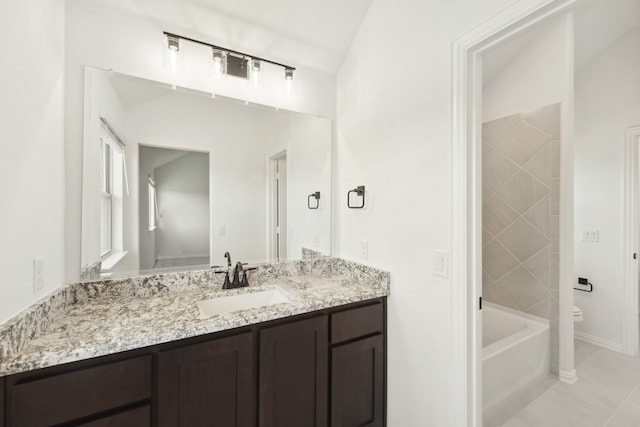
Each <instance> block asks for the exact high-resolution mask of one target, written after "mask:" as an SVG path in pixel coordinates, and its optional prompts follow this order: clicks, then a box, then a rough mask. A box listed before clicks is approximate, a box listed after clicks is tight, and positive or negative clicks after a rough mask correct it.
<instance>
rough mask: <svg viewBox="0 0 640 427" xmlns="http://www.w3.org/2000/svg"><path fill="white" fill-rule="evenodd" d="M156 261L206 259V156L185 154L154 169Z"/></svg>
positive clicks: (207, 244) (207, 174) (207, 160)
mask: <svg viewBox="0 0 640 427" xmlns="http://www.w3.org/2000/svg"><path fill="white" fill-rule="evenodd" d="M155 180H156V195H157V199H158V215H159V217H160V218H159V220H158V228H157V234H156V239H155V246H156V250H155V254H156V258H157V259H171V258H183V257H190V258H192V257H206V258H209V227H210V226H209V155H208V153H193V152H192V153H188V154H186V155H184V156H182V157H179V158H177V159H175V160H173V161H171V162H169V163H167V164H164V165H162V166H160V167H159V168H157V169H156V173H155Z"/></svg>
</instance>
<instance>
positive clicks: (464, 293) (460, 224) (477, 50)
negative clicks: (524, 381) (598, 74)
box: [449, 0, 583, 427]
mask: <svg viewBox="0 0 640 427" xmlns="http://www.w3.org/2000/svg"><path fill="white" fill-rule="evenodd" d="M581 1H583V0H521V1H519V2H517V3H516V4H513V5H511V6H509V7H507V8H505V9H504V10H502V11H501V12H499V13H498V14H497V15H495V16H493V17H492V18H490V19H489V20H487V21H485V22H483V23H482V24H480V25H479V26H477V27H475V28H473V29H472V30H470V31H469V32H467V33H465V34H464V35H462V36H461V37H460V38H458V39H457V40H455V41H454V42H453V44H452V98H453V99H452V128H451V134H452V147H451V162H452V165H451V167H452V174H451V179H452V181H451V193H452V207H451V208H452V227H451V248H452V257H451V260H452V263H451V265H452V271H451V274H452V277H451V281H452V283H453V285H454V286H453V289H452V292H451V296H452V308H453V310H452V316H453V318H452V331H451V336H452V337H453V338H452V352H451V354H452V369H451V372H452V378H451V380H452V386H451V398H450V399H451V400H450V401H451V405H450V414H449V418H450V423H449V425H451V426H460V427H467V426H468V427H480V426H482V344H481V337H482V331H481V328H482V316H481V313H480V310H479V299H480V297H481V295H482V159H481V146H480V143H481V131H482V129H481V126H482V55H483V54H484V53H486V52H487V51H488V50H489V49H491V48H492V47H495V46H497V45H499V44H501V43H503V42H505V41H507V40H508V39H510V38H512V37H515V36H517V35H519V34H520V33H522V32H524V31H527V30H530V29H533V28H535V27H538V26H540V25H542V24H544V23H546V22H548V21H549V20H551V19H553V18H557V17H559V16H561V15H563V14H566V13H567V12H568V11H569V10H570V9H571V8H573V7H574V6H575V5H576V4H578V3H580V2H581ZM567 19H572V16H570V15H569V16H568V18H567ZM567 36H568V37H571V36H572V35H571V36H570V35H567ZM567 61H568V65H569V71H570V72H571V73H572V70H573V58H567ZM570 86H571V85H570ZM572 101H573V94H572V93H570V94H566V102H563V106H562V140H563V144H562V145H563V147H562V153H561V157H562V160H561V161H562V164H561V189H560V198H561V201H560V212H561V216H560V233H561V234H560V252H561V255H560V257H561V259H560V283H572V281H573V206H572V205H573V178H572V177H573V146H572V139H571V137H572V130H571V129H572V126H570V125H571V124H572V123H573V116H572V114H573V104H572ZM569 280H570V281H569ZM572 305H573V294H572V290H571V289H569V287H568V286H560V307H561V313H560V320H559V322H560V354H561V359H560V377H561V379H563V380H564V381H567V382H575V381H576V379H577V378H576V374H575V370H574V367H573V319H572V315H571V310H570V307H571V306H572Z"/></svg>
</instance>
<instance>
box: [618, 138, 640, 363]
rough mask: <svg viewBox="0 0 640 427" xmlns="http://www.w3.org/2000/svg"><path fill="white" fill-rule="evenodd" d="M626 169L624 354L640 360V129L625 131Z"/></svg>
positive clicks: (623, 260) (623, 259)
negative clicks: (639, 318)
mask: <svg viewBox="0 0 640 427" xmlns="http://www.w3.org/2000/svg"><path fill="white" fill-rule="evenodd" d="M624 155H625V167H624V221H623V224H624V229H623V234H622V235H623V240H624V249H623V258H622V262H623V275H624V282H623V283H624V295H625V303H624V315H623V323H622V351H624V352H625V353H626V354H629V355H631V356H638V345H639V337H638V333H640V331H639V330H638V310H639V307H638V261H637V260H635V259H634V258H633V254H634V253H636V254H637V253H638V251H639V250H640V242H639V239H638V233H639V232H640V218H639V215H640V209H639V206H638V203H639V202H640V186H639V184H640V183H639V182H638V179H640V173H639V170H638V169H639V168H640V165H639V163H640V161H639V159H638V156H640V126H635V127H630V128H627V129H626V130H625V148H624Z"/></svg>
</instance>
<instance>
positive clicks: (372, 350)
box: [331, 335, 385, 427]
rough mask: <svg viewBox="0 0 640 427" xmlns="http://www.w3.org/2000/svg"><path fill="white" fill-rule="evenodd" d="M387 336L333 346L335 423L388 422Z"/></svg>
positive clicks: (345, 426) (377, 426) (347, 426)
mask: <svg viewBox="0 0 640 427" xmlns="http://www.w3.org/2000/svg"><path fill="white" fill-rule="evenodd" d="M384 383H385V381H384V338H383V336H382V335H375V336H373V337H370V338H365V339H361V340H358V341H354V342H351V343H348V344H343V345H340V346H336V347H334V348H332V349H331V426H332V427H362V426H371V427H382V426H383V425H384Z"/></svg>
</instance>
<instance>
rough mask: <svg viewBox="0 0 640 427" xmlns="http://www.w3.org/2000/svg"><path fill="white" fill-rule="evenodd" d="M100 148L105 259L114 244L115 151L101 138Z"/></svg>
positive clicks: (101, 250)
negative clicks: (113, 164)
mask: <svg viewBox="0 0 640 427" xmlns="http://www.w3.org/2000/svg"><path fill="white" fill-rule="evenodd" d="M100 146H101V147H100V152H101V160H100V164H101V170H100V196H101V201H100V202H101V203H100V256H101V257H105V256H106V255H108V254H109V253H110V252H111V250H112V243H113V239H112V230H113V227H112V219H113V215H112V206H113V194H112V193H111V189H112V187H113V169H112V167H111V164H112V161H111V160H112V157H113V155H112V150H113V149H112V148H111V146H110V145H109V144H108V143H107V142H106V141H105V139H104V138H100Z"/></svg>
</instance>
